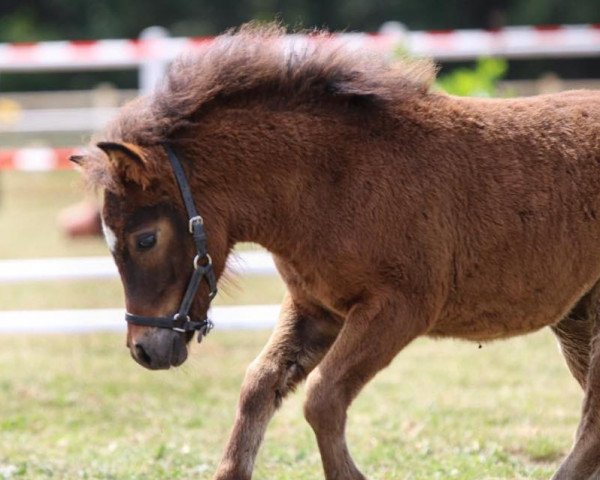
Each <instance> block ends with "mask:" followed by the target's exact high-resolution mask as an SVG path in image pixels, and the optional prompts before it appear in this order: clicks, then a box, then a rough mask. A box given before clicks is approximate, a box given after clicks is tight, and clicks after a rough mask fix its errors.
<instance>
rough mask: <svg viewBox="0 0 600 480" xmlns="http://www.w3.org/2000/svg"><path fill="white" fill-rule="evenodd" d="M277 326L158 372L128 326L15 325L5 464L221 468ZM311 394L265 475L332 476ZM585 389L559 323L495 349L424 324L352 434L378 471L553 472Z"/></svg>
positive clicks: (57, 473)
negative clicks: (556, 333) (444, 335)
mask: <svg viewBox="0 0 600 480" xmlns="http://www.w3.org/2000/svg"><path fill="white" fill-rule="evenodd" d="M266 338H267V332H252V333H248V332H236V333H233V332H228V333H222V332H214V333H213V334H211V335H210V336H209V337H207V339H205V341H204V342H203V343H202V344H201V345H194V347H193V351H192V354H191V358H190V359H189V360H188V362H187V363H186V364H185V365H184V366H183V367H181V368H179V369H177V370H173V371H168V372H150V371H146V370H144V369H142V368H141V367H139V366H138V365H136V364H134V362H133V361H132V360H131V359H130V358H129V356H128V353H127V351H126V349H125V348H124V345H123V344H124V338H123V337H122V336H120V335H115V334H94V335H73V336H66V335H65V336H62V335H51V336H41V335H32V336H3V337H2V349H0V398H2V401H1V403H2V409H1V416H0V432H1V434H0V471H2V468H5V469H6V468H7V466H9V465H12V466H14V467H15V468H16V470H15V472H16V473H15V474H14V478H27V479H46V478H60V479H63V478H66V479H71V478H73V479H78V478H90V479H92V478H93V479H96V478H106V479H157V480H158V479H191V478H200V479H206V478H210V475H211V473H212V472H213V471H214V469H215V467H216V465H217V462H218V459H219V457H220V454H221V449H222V447H223V444H224V442H225V439H226V437H227V433H228V431H229V429H230V428H231V424H232V421H233V415H234V411H235V404H236V400H237V396H238V390H239V384H240V382H241V379H242V377H243V372H244V369H245V366H246V365H247V364H248V362H249V361H250V360H251V359H252V358H253V357H254V356H255V355H256V354H257V353H258V351H259V350H260V348H261V346H262V345H263V343H264V342H265V340H266ZM302 393H303V392H302V390H300V391H299V392H296V393H295V394H293V395H292V396H291V398H289V399H288V401H286V402H285V403H284V406H283V408H282V409H281V411H280V412H278V414H277V415H276V417H275V419H274V421H273V422H272V424H271V426H270V428H269V430H268V433H267V437H266V440H265V443H264V446H263V448H262V450H261V452H260V455H259V458H258V463H257V467H256V476H255V478H257V479H286V480H287V479H298V480H301V479H302V480H304V479H312V478H319V477H320V476H321V466H320V460H319V456H318V453H317V448H316V444H315V441H314V439H313V434H312V432H311V431H310V428H309V427H308V426H307V424H306V423H305V421H304V420H303V418H302V414H301V412H302V407H301V404H302V396H303V395H302ZM580 398H581V394H580V392H579V391H578V387H576V385H575V382H574V381H573V380H572V379H571V378H570V377H569V375H568V374H567V372H566V369H565V367H564V366H563V363H562V359H561V358H560V355H559V353H558V352H557V351H556V347H555V345H554V341H553V339H552V338H551V335H550V334H549V333H544V334H537V335H533V336H529V337H525V338H519V339H515V340H511V341H507V342H503V343H496V344H492V345H486V346H484V347H483V348H482V349H478V348H477V346H476V345H473V344H467V343H457V342H450V341H437V342H434V341H431V340H426V339H422V340H419V341H417V342H415V343H414V344H413V345H411V346H410V347H409V348H407V349H406V350H405V351H404V352H402V353H401V354H400V355H399V356H398V357H397V358H396V360H395V361H394V363H393V364H392V366H391V367H390V368H388V369H387V370H385V371H384V372H382V373H381V374H380V375H379V376H378V377H377V378H376V379H375V381H373V382H372V383H371V384H370V385H369V386H368V387H367V388H366V390H365V391H364V392H363V394H362V395H361V396H360V397H359V398H358V400H357V401H356V403H355V404H354V405H353V407H352V409H351V411H350V419H349V426H348V437H349V442H350V446H351V450H352V451H353V452H354V454H355V457H356V460H357V462H358V463H359V465H360V466H361V467H362V468H363V469H364V471H365V473H366V474H367V475H368V476H369V478H371V479H411V480H412V479H415V480H416V479H422V480H429V479H435V478H440V479H447V478H459V479H473V480H475V479H518V478H522V479H525V478H528V479H542V478H544V479H545V478H548V477H549V476H550V474H551V472H552V471H553V469H554V468H555V467H556V466H557V463H558V461H559V459H560V458H561V457H562V456H563V455H564V454H565V453H566V451H567V449H568V447H569V445H570V439H571V437H572V434H573V431H574V428H575V425H576V422H577V417H578V413H579V402H580ZM19 472H22V473H19ZM0 478H2V476H1V474H0Z"/></svg>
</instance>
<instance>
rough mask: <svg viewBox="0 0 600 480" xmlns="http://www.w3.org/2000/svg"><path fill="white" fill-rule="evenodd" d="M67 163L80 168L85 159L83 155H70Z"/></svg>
mask: <svg viewBox="0 0 600 480" xmlns="http://www.w3.org/2000/svg"><path fill="white" fill-rule="evenodd" d="M69 161H70V162H73V163H74V164H76V165H79V166H80V167H81V166H82V165H83V164H84V163H85V162H84V161H85V157H84V156H83V155H71V156H70V157H69Z"/></svg>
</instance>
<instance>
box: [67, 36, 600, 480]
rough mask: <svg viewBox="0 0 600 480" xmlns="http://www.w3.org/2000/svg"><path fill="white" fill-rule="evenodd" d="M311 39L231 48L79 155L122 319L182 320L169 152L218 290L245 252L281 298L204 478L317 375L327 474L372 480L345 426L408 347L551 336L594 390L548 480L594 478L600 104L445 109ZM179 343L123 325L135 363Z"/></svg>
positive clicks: (584, 98) (368, 63)
mask: <svg viewBox="0 0 600 480" xmlns="http://www.w3.org/2000/svg"><path fill="white" fill-rule="evenodd" d="M321 40H322V39H321V38H316V39H315V40H314V41H313V42H312V43H311V44H310V46H308V47H306V45H305V46H304V47H298V48H293V49H292V48H289V47H288V48H287V50H286V49H285V48H284V47H283V40H282V39H281V34H280V32H278V31H277V29H276V28H267V29H265V28H262V29H260V28H259V29H256V28H244V29H242V31H241V32H240V33H237V34H233V35H226V36H223V37H221V38H219V39H218V40H216V42H214V43H212V44H210V45H209V46H207V47H206V48H205V50H204V51H202V52H201V53H200V54H199V55H198V56H197V57H194V59H189V58H188V59H183V60H179V61H177V62H176V63H175V64H174V65H173V67H172V68H171V71H170V74H169V77H168V81H167V83H166V84H165V86H164V87H163V89H162V90H160V91H158V93H157V94H156V95H155V96H153V97H149V98H143V99H139V100H137V101H135V102H133V103H131V104H130V105H129V106H128V107H126V108H125V109H123V111H122V113H121V115H120V116H119V117H118V118H117V119H116V120H115V121H114V122H113V124H112V125H111V127H110V128H109V129H108V130H107V132H106V133H105V134H104V135H103V136H102V138H101V139H102V140H105V141H108V142H112V143H108V144H104V147H103V148H104V152H101V151H100V150H97V149H92V150H91V152H90V154H89V155H87V156H85V157H84V158H81V159H79V162H80V163H81V164H82V166H83V172H84V175H85V176H86V178H87V180H88V181H89V183H90V184H92V185H95V186H96V187H98V188H100V189H103V190H104V195H105V205H104V210H103V215H104V220H105V222H106V223H107V224H108V226H109V227H110V229H111V230H112V232H113V233H112V234H114V239H113V240H114V241H111V245H113V254H114V257H115V260H116V262H117V265H118V266H119V271H120V273H121V276H122V280H123V283H124V286H125V291H126V302H127V308H128V310H129V311H131V312H133V313H136V314H139V315H148V316H156V315H161V314H164V313H165V312H174V311H175V310H176V308H177V306H178V305H179V302H180V300H181V297H182V295H183V289H184V286H185V285H186V284H187V280H188V278H189V275H190V272H191V269H192V266H191V265H190V258H192V256H193V252H194V248H193V246H192V242H191V240H190V238H189V237H190V236H189V234H188V233H187V225H186V216H185V210H184V208H183V205H182V203H181V196H180V193H179V189H178V187H177V185H176V183H175V180H174V177H173V174H172V172H171V167H170V164H169V162H168V161H167V158H166V155H165V151H164V148H163V147H162V145H161V143H162V142H169V143H170V144H171V145H173V148H174V149H175V150H176V151H177V154H178V155H179V156H180V158H181V159H182V160H183V161H184V164H185V168H186V170H187V174H188V177H189V180H190V183H191V185H192V188H193V191H194V193H195V196H196V203H197V205H198V210H199V211H200V212H201V214H202V215H203V216H204V220H205V227H206V231H207V232H208V242H209V243H208V250H209V252H210V254H211V255H212V258H213V261H214V267H215V271H216V273H217V275H221V273H222V272H223V269H224V267H225V261H226V258H227V255H228V254H229V252H230V251H231V249H232V247H233V246H234V245H235V244H236V243H237V242H240V241H253V242H257V243H260V244H262V245H263V246H265V247H266V248H267V249H269V250H270V251H271V252H273V254H274V255H275V258H276V262H277V266H278V268H279V271H280V272H281V275H282V277H283V278H284V280H285V282H286V283H287V286H288V289H289V294H288V296H287V298H286V300H285V302H284V305H283V307H282V312H281V318H280V320H279V324H278V326H277V327H276V329H275V331H274V332H273V335H272V337H271V339H270V341H269V343H268V345H267V346H266V347H265V349H264V350H263V352H262V353H261V354H260V355H259V357H258V358H257V359H256V361H255V362H253V363H252V365H251V366H250V367H249V368H248V372H247V375H246V378H245V380H244V385H243V387H242V392H241V396H240V403H239V409H238V412H237V416H236V420H235V425H234V427H233V431H232V433H231V437H230V440H229V443H228V445H227V447H226V450H225V455H224V457H223V460H222V462H221V464H220V466H219V468H218V470H217V473H216V475H215V477H214V478H216V479H219V480H224V479H229V480H233V479H235V480H247V479H249V478H250V477H251V474H252V470H253V465H254V459H255V456H256V454H257V451H258V448H259V445H260V443H261V441H262V438H263V434H264V432H265V429H266V426H267V423H268V421H269V419H270V418H271V416H272V415H273V413H274V412H275V410H276V408H277V407H278V406H279V404H280V402H281V400H282V398H283V397H284V396H285V395H286V394H287V393H288V392H289V391H290V390H292V389H293V388H294V387H295V386H296V385H297V384H298V382H300V381H301V380H303V379H304V378H306V377H308V379H307V389H306V394H307V398H306V403H305V407H304V410H305V415H306V418H307V420H308V422H309V423H310V425H311V426H312V428H313V429H314V431H315V433H316V437H317V442H318V445H319V449H320V451H321V456H322V460H323V467H324V470H325V476H326V477H327V478H328V479H344V480H358V479H363V478H364V476H363V475H362V474H361V473H360V472H359V470H358V468H357V467H356V466H355V464H354V462H353V461H352V459H351V457H350V454H349V452H348V449H347V447H346V441H345V433H344V432H345V424H346V410H347V408H348V406H349V405H350V403H351V402H352V400H353V399H354V398H355V397H356V395H357V394H358V393H359V391H360V390H361V389H362V387H363V386H364V385H365V384H366V383H367V382H368V381H369V380H370V379H371V378H372V377H373V376H374V375H375V374H376V373H377V372H378V371H379V370H381V369H382V368H384V367H385V366H387V365H388V364H389V362H390V361H391V360H392V359H393V358H394V357H395V356H396V354H397V353H398V352H399V351H400V350H402V348H404V347H405V346H406V345H407V344H408V343H409V342H411V341H412V340H414V339H415V338H417V337H418V336H420V335H431V336H436V337H458V338H462V339H468V340H473V341H477V342H483V341H489V340H495V339H500V338H506V337H509V336H511V335H519V334H525V333H528V332H533V331H535V330H538V329H540V328H542V327H545V326H550V327H552V328H553V330H554V331H555V333H556V335H557V338H558V340H559V341H560V343H561V346H562V348H563V352H564V354H565V358H566V360H567V363H568V365H569V367H570V369H571V370H572V372H573V374H574V376H575V377H576V379H577V380H578V381H579V383H580V384H581V386H582V387H583V389H584V390H585V395H586V396H585V403H584V409H583V415H582V421H581V424H580V427H579V431H578V434H577V437H576V441H575V445H574V448H573V450H572V452H571V454H570V455H569V456H568V457H567V459H566V460H565V462H564V463H563V464H562V466H561V468H560V470H559V472H558V473H557V474H556V475H555V476H554V479H555V480H559V479H560V480H566V479H575V478H577V479H588V480H591V479H592V478H598V477H597V474H598V471H599V469H600V455H599V453H598V452H600V428H599V427H598V424H599V422H598V420H599V417H598V415H599V412H600V337H599V336H598V332H599V329H600V319H599V317H598V312H599V311H600V310H599V307H600V304H599V292H600V289H599V287H598V286H597V285H598V282H599V281H600V93H599V92H591V91H575V92H567V93H561V94H556V95H546V96H540V97H533V98H525V99H514V100H513V99H511V100H482V99H468V98H456V97H451V96H447V95H443V94H438V93H431V92H430V91H429V87H430V85H431V82H432V80H433V68H432V67H431V65H430V64H428V63H423V62H419V63H417V64H412V65H403V64H401V63H394V64H389V63H386V62H385V61H384V60H380V59H378V58H374V57H370V56H368V55H365V54H364V53H360V52H359V53H355V52H353V51H350V50H348V49H345V48H341V47H339V46H336V44H335V43H334V42H325V41H321ZM286 52H287V53H286ZM112 234H111V235H112ZM205 287H206V286H205V285H203V289H201V293H200V294H199V295H198V297H197V298H196V302H195V304H194V305H193V308H192V314H193V317H194V318H203V315H204V313H205V312H206V309H207V307H208V305H207V303H208V302H207V300H206V294H207V291H206V288H205ZM183 335H184V334H180V333H177V332H174V331H172V330H166V329H155V328H147V327H140V326H134V325H130V326H129V328H128V345H129V348H130V349H131V353H132V355H133V357H134V358H135V359H136V360H137V361H138V362H140V363H141V364H142V365H144V366H146V367H148V368H168V367H170V366H172V365H177V364H179V363H181V362H182V361H183V360H184V359H185V354H186V350H185V348H186V347H185V345H184V342H182V341H180V340H181V339H182V338H183ZM399 384H400V385H399V388H401V380H400V381H399ZM548 387H549V388H552V385H549V386H548Z"/></svg>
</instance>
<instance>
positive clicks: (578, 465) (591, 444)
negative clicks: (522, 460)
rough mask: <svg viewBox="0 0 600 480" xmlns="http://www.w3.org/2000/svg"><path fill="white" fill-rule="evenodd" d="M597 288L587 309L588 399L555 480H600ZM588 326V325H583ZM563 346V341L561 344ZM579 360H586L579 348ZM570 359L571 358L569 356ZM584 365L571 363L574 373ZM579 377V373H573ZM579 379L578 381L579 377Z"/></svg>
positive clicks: (581, 331)
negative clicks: (573, 441) (569, 450)
mask: <svg viewBox="0 0 600 480" xmlns="http://www.w3.org/2000/svg"><path fill="white" fill-rule="evenodd" d="M598 290H599V289H598V287H597V286H596V287H594V289H593V291H592V292H591V293H590V294H589V295H587V296H586V297H587V300H586V299H585V297H584V299H583V300H585V301H586V302H587V306H586V310H587V311H588V317H587V319H588V323H589V324H590V330H589V331H590V342H589V345H590V347H589V354H588V369H587V376H586V377H585V380H583V381H581V380H580V383H581V384H582V385H583V386H584V389H585V398H584V401H583V409H582V416H581V421H580V424H579V428H578V430H577V435H576V438H575V444H574V446H573V449H572V450H571V453H570V454H569V456H568V457H567V458H566V459H565V461H564V462H563V463H562V465H561V466H560V468H559V470H558V472H556V474H555V475H554V477H552V478H553V480H574V479H577V480H597V479H600V315H599V313H600V299H599V298H598V297H599V295H598V293H599V292H598ZM584 323H585V322H584ZM582 325H583V324H579V325H578V327H577V330H578V332H579V334H580V336H581V338H582V340H581V342H582V343H584V342H585V331H586V330H585V328H584V327H582ZM561 344H562V342H561ZM580 349H581V352H582V353H580V355H579V356H580V358H583V357H584V354H583V349H584V347H583V346H582V347H580ZM567 359H569V357H567ZM568 362H569V360H568ZM584 365H585V362H584V361H583V360H581V359H580V360H578V361H577V362H572V361H571V362H569V366H570V368H571V370H572V371H573V370H575V372H579V371H581V370H582V369H583V368H584ZM574 375H576V378H577V374H576V373H574ZM578 380H579V378H578Z"/></svg>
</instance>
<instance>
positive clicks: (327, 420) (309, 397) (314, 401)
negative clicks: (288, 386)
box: [304, 375, 346, 430]
mask: <svg viewBox="0 0 600 480" xmlns="http://www.w3.org/2000/svg"><path fill="white" fill-rule="evenodd" d="M338 393H340V392H336V391H335V389H333V388H331V386H330V385H328V384H327V382H325V381H323V380H322V379H321V378H320V377H319V376H318V375H311V376H309V378H308V381H307V385H306V399H305V401H304V418H306V421H307V422H308V423H309V424H310V426H311V427H312V428H313V430H325V429H327V430H332V429H333V428H334V427H335V425H336V424H338V423H340V422H343V420H344V416H345V412H346V408H345V406H344V401H343V399H342V395H338Z"/></svg>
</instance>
